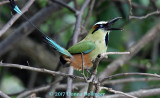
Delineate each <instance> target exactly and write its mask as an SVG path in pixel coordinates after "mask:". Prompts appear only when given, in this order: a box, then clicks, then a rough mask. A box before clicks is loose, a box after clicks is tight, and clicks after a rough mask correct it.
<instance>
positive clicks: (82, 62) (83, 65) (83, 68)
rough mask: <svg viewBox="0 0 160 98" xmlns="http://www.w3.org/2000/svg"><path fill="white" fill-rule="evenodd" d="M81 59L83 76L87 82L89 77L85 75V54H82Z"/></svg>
mask: <svg viewBox="0 0 160 98" xmlns="http://www.w3.org/2000/svg"><path fill="white" fill-rule="evenodd" d="M81 59H82V73H81V74H82V75H83V77H84V79H85V80H86V82H87V77H86V76H85V73H84V59H83V53H81Z"/></svg>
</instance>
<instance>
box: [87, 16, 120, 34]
mask: <svg viewBox="0 0 160 98" xmlns="http://www.w3.org/2000/svg"><path fill="white" fill-rule="evenodd" d="M119 19H121V17H117V18H114V19H111V20H109V21H100V22H97V23H96V24H95V25H94V26H93V27H92V29H91V32H90V33H91V34H94V33H98V32H97V31H99V30H101V31H104V33H109V32H110V31H112V30H121V29H120V28H112V27H111V26H112V25H113V24H114V23H115V22H116V21H117V20H119Z"/></svg>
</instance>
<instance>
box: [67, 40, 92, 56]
mask: <svg viewBox="0 0 160 98" xmlns="http://www.w3.org/2000/svg"><path fill="white" fill-rule="evenodd" d="M93 49H95V44H94V43H93V42H91V41H86V40H83V41H81V42H79V43H77V44H75V45H73V46H72V47H70V48H69V49H68V51H69V52H70V53H72V54H74V53H89V52H91V51H92V50H93Z"/></svg>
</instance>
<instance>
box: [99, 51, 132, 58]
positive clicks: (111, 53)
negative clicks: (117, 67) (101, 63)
mask: <svg viewBox="0 0 160 98" xmlns="http://www.w3.org/2000/svg"><path fill="white" fill-rule="evenodd" d="M121 54H130V52H106V53H103V54H101V57H102V58H103V57H106V56H108V55H121Z"/></svg>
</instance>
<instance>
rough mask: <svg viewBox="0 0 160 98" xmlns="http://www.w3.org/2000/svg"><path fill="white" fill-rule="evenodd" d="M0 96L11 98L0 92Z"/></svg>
mask: <svg viewBox="0 0 160 98" xmlns="http://www.w3.org/2000/svg"><path fill="white" fill-rule="evenodd" d="M0 96H1V97H2V98H11V97H9V96H8V95H7V94H5V93H3V92H2V91H0Z"/></svg>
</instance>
